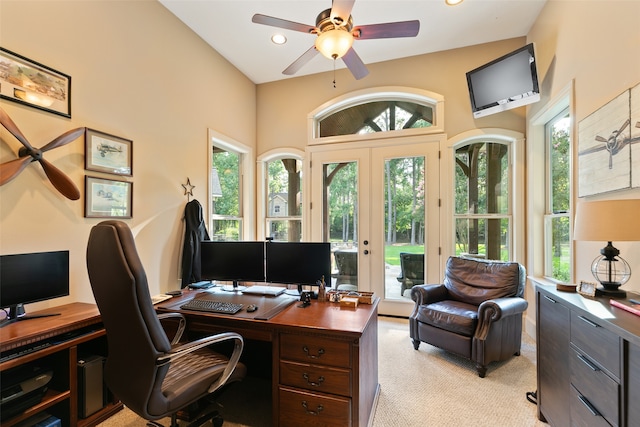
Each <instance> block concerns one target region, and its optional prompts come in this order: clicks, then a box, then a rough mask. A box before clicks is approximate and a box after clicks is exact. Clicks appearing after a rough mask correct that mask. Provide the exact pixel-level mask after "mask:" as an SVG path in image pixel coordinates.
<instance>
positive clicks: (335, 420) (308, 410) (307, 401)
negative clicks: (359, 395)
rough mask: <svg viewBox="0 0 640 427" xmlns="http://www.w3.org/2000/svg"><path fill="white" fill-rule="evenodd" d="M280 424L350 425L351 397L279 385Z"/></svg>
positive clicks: (327, 426) (298, 425)
mask: <svg viewBox="0 0 640 427" xmlns="http://www.w3.org/2000/svg"><path fill="white" fill-rule="evenodd" d="M279 393H280V426H283V427H288V426H291V427H300V426H305V427H309V426H311V427H331V426H336V427H345V426H351V425H352V423H351V399H349V398H345V397H336V396H329V395H324V394H317V393H309V392H303V391H300V390H294V389H291V388H288V387H280V392H279Z"/></svg>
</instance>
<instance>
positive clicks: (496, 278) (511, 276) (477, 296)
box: [444, 257, 526, 305]
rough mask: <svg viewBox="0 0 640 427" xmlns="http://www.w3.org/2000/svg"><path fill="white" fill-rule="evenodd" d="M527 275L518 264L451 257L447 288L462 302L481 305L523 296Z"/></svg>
mask: <svg viewBox="0 0 640 427" xmlns="http://www.w3.org/2000/svg"><path fill="white" fill-rule="evenodd" d="M525 277H526V272H525V269H524V267H523V266H522V265H520V264H519V263H517V262H501V261H484V260H478V259H470V258H460V257H449V259H448V260H447V266H446V268H445V277H444V285H445V287H446V288H447V290H448V291H449V294H450V295H451V297H452V298H453V299H455V300H458V301H463V302H467V303H470V304H475V305H480V304H481V303H482V302H483V301H486V300H489V299H495V298H502V297H514V296H515V297H522V296H523V295H524V283H525Z"/></svg>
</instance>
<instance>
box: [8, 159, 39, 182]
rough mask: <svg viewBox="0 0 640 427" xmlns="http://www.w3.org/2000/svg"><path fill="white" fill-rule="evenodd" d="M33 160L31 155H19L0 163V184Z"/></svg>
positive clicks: (9, 179) (11, 177)
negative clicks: (19, 156) (16, 157)
mask: <svg viewBox="0 0 640 427" xmlns="http://www.w3.org/2000/svg"><path fill="white" fill-rule="evenodd" d="M32 161H33V158H31V157H21V158H19V159H15V160H11V161H8V162H5V163H2V164H1V165H0V185H4V184H6V183H7V182H9V181H11V180H12V179H13V178H15V177H16V176H18V174H19V173H20V172H22V169H24V168H26V167H27V165H28V164H29V163H31V162H32Z"/></svg>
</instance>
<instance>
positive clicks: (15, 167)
mask: <svg viewBox="0 0 640 427" xmlns="http://www.w3.org/2000/svg"><path fill="white" fill-rule="evenodd" d="M0 123H1V124H2V126H4V127H5V128H6V129H7V130H8V131H9V132H11V134H12V135H13V136H15V137H16V138H17V139H18V140H19V141H20V142H21V143H22V145H23V147H22V148H20V150H18V157H19V158H18V159H15V160H10V161H8V162H5V163H3V164H1V165H0V185H4V184H6V183H7V182H9V181H11V180H12V179H13V178H15V177H16V176H18V174H19V173H20V172H22V170H23V169H24V168H25V167H27V165H28V164H29V163H31V162H34V161H38V162H40V165H41V166H42V169H43V170H44V173H45V174H46V175H47V178H49V181H51V184H52V185H53V186H54V187H55V188H56V189H57V190H58V191H59V192H60V193H62V195H63V196H65V197H67V198H68V199H71V200H78V199H79V198H80V191H79V190H78V187H76V185H75V184H74V183H73V181H71V179H69V178H68V177H67V176H66V175H65V174H64V173H63V172H62V171H61V170H60V169H58V168H57V167H55V166H53V164H51V163H49V162H48V161H46V160H45V159H44V158H43V157H42V156H43V153H44V152H45V151H47V150H51V149H53V148H56V147H60V146H61V145H65V144H68V143H70V142H71V141H73V140H74V139H76V138H78V137H79V136H80V135H82V134H83V133H84V131H85V128H77V129H73V130H70V131H67V132H65V133H63V134H62V135H60V136H59V137H57V138H54V139H53V140H52V141H51V142H49V143H48V144H47V145H45V146H44V147H42V148H41V149H38V148H34V147H33V146H32V145H31V144H29V141H27V139H26V138H25V137H24V135H23V134H22V132H20V129H18V126H16V124H15V123H14V122H13V120H11V118H10V117H9V115H8V114H7V113H6V112H5V111H4V110H3V109H2V108H0Z"/></svg>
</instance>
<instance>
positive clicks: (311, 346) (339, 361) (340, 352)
mask: <svg viewBox="0 0 640 427" xmlns="http://www.w3.org/2000/svg"><path fill="white" fill-rule="evenodd" d="M350 356H351V346H350V344H349V342H348V341H340V340H332V339H329V338H321V337H316V336H308V335H291V334H282V335H280V359H281V360H283V359H286V360H294V361H299V362H305V363H313V364H318V365H328V366H338V367H342V368H350V367H351V366H350V360H351V357H350Z"/></svg>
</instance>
